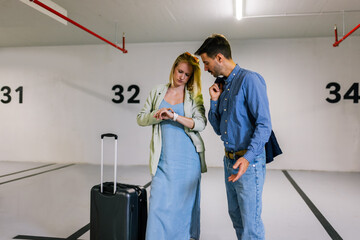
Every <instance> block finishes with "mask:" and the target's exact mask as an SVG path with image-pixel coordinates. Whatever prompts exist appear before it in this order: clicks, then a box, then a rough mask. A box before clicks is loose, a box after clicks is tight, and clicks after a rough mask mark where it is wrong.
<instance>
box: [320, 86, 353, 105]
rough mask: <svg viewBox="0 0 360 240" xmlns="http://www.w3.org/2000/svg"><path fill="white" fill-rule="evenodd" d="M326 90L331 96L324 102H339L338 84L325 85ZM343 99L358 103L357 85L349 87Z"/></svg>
mask: <svg viewBox="0 0 360 240" xmlns="http://www.w3.org/2000/svg"><path fill="white" fill-rule="evenodd" d="M326 88H327V89H330V92H329V93H330V95H331V96H332V97H328V98H326V101H328V102H329V103H338V102H339V101H340V100H341V94H340V89H341V87H340V84H339V83H337V82H331V83H328V85H326ZM343 99H344V100H353V102H354V103H359V99H360V95H359V83H353V85H351V87H350V88H349V89H348V90H347V91H346V92H345V94H344V97H343Z"/></svg>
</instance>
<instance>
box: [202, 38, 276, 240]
mask: <svg viewBox="0 0 360 240" xmlns="http://www.w3.org/2000/svg"><path fill="white" fill-rule="evenodd" d="M195 54H196V55H200V56H201V59H202V61H203V63H204V68H205V71H208V72H209V73H211V74H212V75H213V76H214V77H217V81H216V82H215V83H214V84H213V85H212V86H211V87H210V89H209V93H210V98H211V102H210V110H209V122H210V123H211V125H212V126H213V128H214V131H215V132H216V134H218V135H220V136H221V140H222V141H223V142H224V147H225V156H224V171H225V185H226V193H227V200H228V210H229V214H230V217H231V220H232V222H233V226H234V228H235V230H236V235H237V237H238V239H243V240H244V239H246V240H254V239H265V231H264V225H263V222H262V220H261V210H262V190H263V185H264V179H265V172H266V168H265V148H264V146H265V143H266V142H267V141H268V140H269V137H270V133H271V119H270V111H269V102H268V98H267V93H266V84H265V81H264V79H263V78H262V76H260V74H258V73H255V72H251V71H249V70H246V69H243V68H240V67H239V65H237V64H235V63H234V61H233V60H232V57H231V48H230V44H229V42H228V41H227V39H226V38H225V37H224V36H223V35H220V34H214V35H212V36H211V37H209V38H207V39H206V40H205V41H204V43H203V44H202V46H201V47H200V48H199V49H198V50H197V51H196V52H195ZM219 76H223V77H224V78H223V80H222V81H221V79H220V78H219Z"/></svg>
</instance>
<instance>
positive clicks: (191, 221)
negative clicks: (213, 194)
mask: <svg viewBox="0 0 360 240" xmlns="http://www.w3.org/2000/svg"><path fill="white" fill-rule="evenodd" d="M164 107H165V108H169V107H171V108H172V109H173V110H174V111H175V112H176V113H177V114H179V115H181V116H184V104H183V103H179V104H176V105H171V104H169V103H167V102H166V101H165V100H163V101H162V102H161V104H160V107H159V109H160V108H164ZM160 124H161V134H162V148H161V155H160V160H159V164H158V168H157V170H156V174H155V176H154V177H153V179H152V183H151V191H150V200H149V217H148V225H147V230H146V240H189V239H190V237H191V238H193V239H199V235H200V178H201V169H200V159H199V154H198V153H197V152H196V149H195V146H194V144H193V143H192V141H191V139H190V137H189V136H188V135H187V134H186V133H185V131H184V126H183V125H181V124H180V123H178V122H174V121H172V120H164V121H162V122H161V123H160Z"/></svg>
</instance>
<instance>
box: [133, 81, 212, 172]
mask: <svg viewBox="0 0 360 240" xmlns="http://www.w3.org/2000/svg"><path fill="white" fill-rule="evenodd" d="M168 88H169V84H162V85H159V86H157V87H155V88H154V89H153V90H152V91H151V92H150V95H149V97H148V98H147V99H146V102H145V105H144V107H143V108H142V109H141V111H140V112H139V113H138V115H137V123H138V124H139V125H140V126H149V125H152V138H151V142H150V161H149V165H150V173H151V174H152V175H153V176H155V173H156V170H157V166H158V163H159V159H160V154H161V127H160V122H161V121H162V120H157V119H156V118H154V114H155V113H156V112H157V111H158V110H159V106H160V104H161V102H162V100H163V99H164V97H165V94H166V92H167V90H168ZM184 113H185V117H188V118H192V119H193V120H194V123H195V125H194V128H193V129H189V128H187V127H185V126H184V130H185V132H186V134H187V135H188V136H189V137H190V138H191V140H192V142H193V144H194V145H195V148H196V151H197V152H198V153H199V156H200V162H201V172H202V173H204V172H206V171H207V168H206V163H205V146H204V142H203V140H202V138H201V136H200V133H199V132H200V131H202V130H204V129H205V126H206V123H207V120H206V117H205V108H204V101H203V97H202V95H199V96H198V97H196V98H195V99H193V98H192V96H191V93H190V92H189V91H188V90H187V89H186V88H185V97H184Z"/></svg>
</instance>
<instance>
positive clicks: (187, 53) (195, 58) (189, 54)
mask: <svg viewBox="0 0 360 240" xmlns="http://www.w3.org/2000/svg"><path fill="white" fill-rule="evenodd" d="M185 54H186V55H188V56H190V57H192V58H193V59H194V61H195V62H196V63H199V59H198V58H197V57H195V56H194V55H192V54H191V53H189V52H186V53H185Z"/></svg>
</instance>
